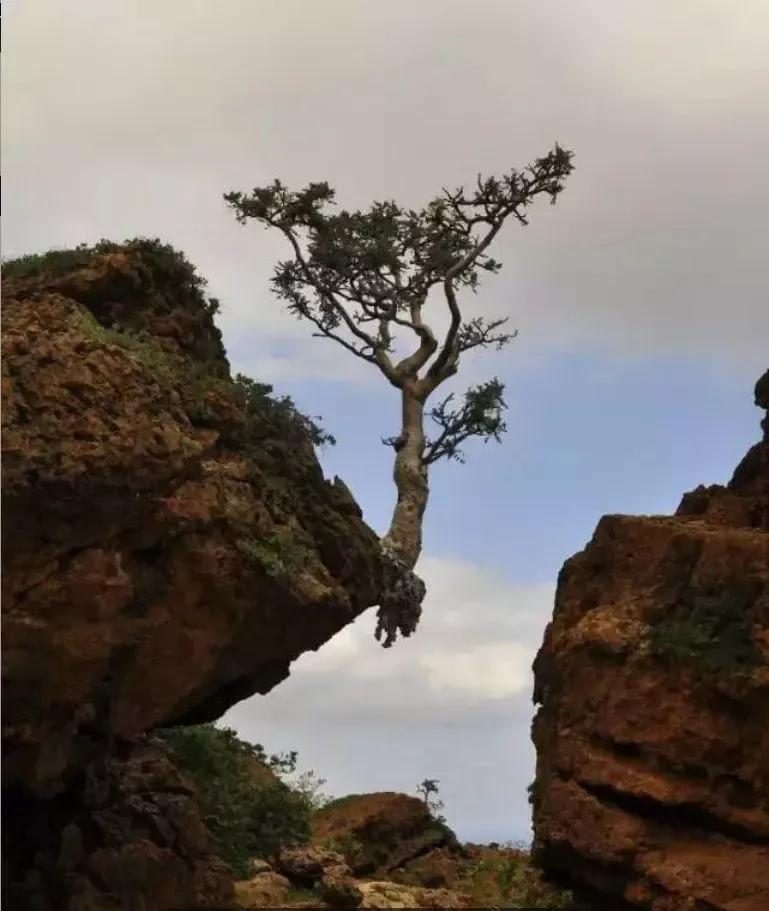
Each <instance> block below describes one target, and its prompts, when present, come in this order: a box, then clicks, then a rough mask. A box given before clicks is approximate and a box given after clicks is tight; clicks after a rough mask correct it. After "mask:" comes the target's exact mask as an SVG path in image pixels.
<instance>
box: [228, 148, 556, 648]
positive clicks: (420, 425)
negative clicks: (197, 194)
mask: <svg viewBox="0 0 769 911" xmlns="http://www.w3.org/2000/svg"><path fill="white" fill-rule="evenodd" d="M571 159H572V153H571V152H568V151H566V150H565V149H562V148H561V147H560V146H558V145H556V146H555V148H554V149H553V151H551V152H550V153H549V154H548V155H546V156H545V157H544V158H540V159H537V160H536V161H535V162H534V164H533V165H530V166H529V167H527V168H525V169H524V170H522V171H516V170H512V171H510V173H509V174H506V175H504V176H503V177H502V178H499V179H498V178H495V177H488V178H482V177H481V176H480V175H479V176H478V179H477V182H476V185H475V187H474V188H473V189H472V190H471V191H467V190H465V189H464V188H462V187H459V188H457V189H454V190H449V189H446V188H444V189H443V191H442V193H441V194H440V195H439V196H438V197H436V198H435V199H433V200H432V201H431V202H429V203H428V204H427V206H425V208H423V209H421V210H418V211H417V210H413V209H406V208H403V207H401V206H399V205H397V204H396V203H395V202H391V201H388V202H375V203H374V204H373V205H372V206H371V207H370V208H369V209H368V211H354V212H347V211H340V212H334V211H332V210H331V208H330V207H331V206H332V205H333V203H334V195H335V194H334V190H333V189H331V187H329V185H328V184H327V183H313V184H310V185H309V186H308V187H306V188H305V189H303V190H299V191H296V192H293V191H290V190H288V189H287V188H286V187H285V186H284V185H283V184H282V183H280V181H277V180H276V181H275V182H274V183H273V184H272V185H270V186H266V187H257V188H255V189H254V190H253V191H252V192H251V193H240V192H233V193H228V194H226V195H225V200H226V201H227V203H228V204H229V205H230V206H231V207H232V209H233V210H234V211H235V214H236V217H237V219H238V221H239V222H241V224H244V223H245V222H246V221H247V220H248V219H255V220H256V221H257V222H260V223H261V224H262V225H264V226H265V227H268V228H275V229H277V230H279V231H280V232H281V233H282V234H283V235H284V236H285V238H286V240H287V241H288V243H289V245H290V249H291V251H292V256H291V258H290V259H286V260H284V261H282V262H279V263H278V265H277V266H276V268H275V273H274V276H273V279H272V286H273V289H274V291H275V292H276V294H277V295H278V297H279V298H281V299H282V300H285V301H286V302H287V303H288V308H289V310H290V311H291V312H292V313H294V314H295V315H296V316H297V317H299V318H301V319H305V320H308V321H309V322H311V323H312V324H313V325H314V327H315V330H316V331H315V332H314V333H313V334H314V335H316V336H320V337H325V338H329V339H333V340H334V341H335V342H336V343H337V344H339V345H341V346H342V347H343V348H344V349H345V350H346V351H348V352H349V353H350V354H351V355H353V356H355V357H357V358H360V359H361V360H363V361H365V362H367V363H369V364H371V365H372V366H373V367H375V368H376V369H377V370H379V371H380V372H381V373H382V374H383V376H384V377H385V378H386V379H387V381H388V382H389V383H391V384H392V385H393V386H395V387H396V388H397V389H398V390H399V391H400V395H401V406H402V418H401V426H400V432H399V433H398V435H397V436H394V437H391V438H388V439H386V440H384V442H386V443H387V444H388V445H390V446H392V447H393V449H394V450H395V467H394V479H395V486H396V489H397V502H396V505H395V509H394V511H393V516H392V521H391V523H390V528H389V530H388V531H387V534H386V535H385V537H384V538H383V541H382V549H383V553H384V554H385V555H386V558H387V560H388V561H389V567H390V583H389V585H388V591H387V592H386V593H385V595H384V596H383V601H382V603H381V604H380V609H379V623H378V626H377V638H380V636H381V634H382V632H384V633H385V634H386V636H385V641H384V645H385V646H389V645H391V644H392V642H394V641H395V638H396V636H397V633H398V631H400V632H401V633H402V635H404V636H408V635H410V634H411V632H413V630H414V628H415V627H416V623H417V621H418V618H419V612H420V603H421V600H422V597H423V595H424V585H423V584H422V583H421V580H419V579H418V578H417V577H416V576H414V574H413V572H412V571H413V568H414V566H415V565H416V562H417V559H418V558H419V554H420V551H421V549H422V519H423V516H424V512H425V508H426V506H427V499H428V493H429V488H428V469H429V467H430V465H432V464H433V463H434V462H436V461H438V460H439V459H441V458H447V459H458V460H460V461H461V460H462V458H463V456H462V450H461V448H460V447H461V445H462V444H463V443H464V442H465V441H466V440H468V439H470V438H471V437H479V438H481V439H483V440H486V441H488V440H489V439H494V440H497V441H498V440H499V438H500V435H501V434H502V433H503V432H504V430H505V424H504V420H503V414H502V412H503V409H504V407H505V403H504V399H503V392H504V387H503V385H502V384H501V383H500V382H499V381H498V380H496V379H492V380H490V381H489V382H486V383H481V384H480V385H478V386H474V387H470V388H469V389H468V390H467V391H466V392H465V394H464V397H463V399H462V400H461V401H456V399H455V397H454V395H453V394H452V395H449V396H447V397H446V398H444V399H443V401H441V402H440V403H439V404H437V405H435V406H434V407H433V408H432V409H431V410H429V412H428V414H429V416H430V417H431V418H432V420H433V422H434V423H435V424H436V426H437V433H436V434H435V435H434V436H433V437H431V438H428V437H427V435H426V434H425V428H424V423H425V411H426V403H427V400H428V398H429V397H430V396H431V395H432V394H433V393H434V392H435V390H436V389H437V388H438V387H439V386H440V385H441V384H442V383H444V382H445V381H446V380H448V379H449V378H450V377H452V376H454V374H456V372H457V370H458V369H459V363H460V359H461V356H462V355H463V354H464V353H465V352H467V351H471V350H473V349H480V348H490V347H494V348H497V349H501V348H504V347H505V345H507V344H508V343H509V342H510V341H511V339H513V338H514V337H515V335H516V333H515V332H511V331H509V330H508V328H507V322H508V320H507V319H506V318H505V319H487V318H485V317H483V316H474V317H472V318H463V316H462V312H461V310H460V305H459V299H458V295H459V292H461V291H462V290H469V291H472V292H476V291H477V289H478V285H479V280H480V276H481V273H482V272H497V271H498V270H499V269H500V267H501V264H500V263H499V262H497V261H496V260H495V259H492V258H491V257H490V256H489V255H488V253H487V250H488V248H489V246H490V244H491V242H492V241H493V240H494V238H495V237H496V236H497V234H498V233H499V231H500V229H501V228H502V226H503V224H504V223H505V221H507V220H508V219H512V220H513V221H517V222H518V223H519V224H520V225H526V224H527V215H526V211H527V209H528V207H529V206H530V205H531V204H532V203H533V202H534V201H535V199H536V198H537V197H538V196H548V197H550V200H551V202H553V203H554V202H555V201H556V198H557V197H558V194H559V193H560V192H561V191H562V189H563V187H564V182H565V179H566V177H567V176H568V175H569V173H570V172H571V170H572V163H571ZM432 291H434V292H436V293H434V294H431V292H432ZM441 298H442V304H441ZM428 305H429V306H428ZM439 306H442V307H443V308H444V313H445V314H446V315H447V317H448V320H447V322H448V326H447V328H446V330H445V332H444V333H442V335H441V336H440V337H439V336H438V335H437V334H436V332H435V331H434V329H433V328H432V327H431V325H430V324H429V323H428V322H427V319H428V311H429V312H434V311H435V310H436V308H438V307H439ZM404 338H405V339H406V340H408V338H411V339H413V342H412V344H411V345H410V346H408V347H407V348H406V353H405V354H403V355H402V356H396V342H397V350H398V351H400V352H403V350H404V348H403V346H404Z"/></svg>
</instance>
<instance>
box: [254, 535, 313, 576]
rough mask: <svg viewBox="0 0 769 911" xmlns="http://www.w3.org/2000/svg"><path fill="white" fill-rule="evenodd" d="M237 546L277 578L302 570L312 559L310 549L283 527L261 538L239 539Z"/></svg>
mask: <svg viewBox="0 0 769 911" xmlns="http://www.w3.org/2000/svg"><path fill="white" fill-rule="evenodd" d="M237 548H238V550H239V551H240V552H241V553H242V554H243V555H244V556H245V557H246V558H247V559H248V560H250V561H251V562H252V563H257V564H258V565H259V566H261V567H262V568H263V569H264V571H265V572H266V573H267V574H268V575H269V576H274V577H275V578H280V577H283V576H290V575H294V574H296V573H298V572H301V571H302V569H303V568H304V567H305V566H306V565H307V562H308V560H309V559H310V551H309V549H308V548H307V547H305V546H304V545H303V544H301V543H300V542H298V541H296V540H295V539H294V537H293V536H292V535H291V533H290V532H289V531H288V530H287V529H283V528H281V529H278V530H277V531H275V532H272V533H270V534H267V535H264V536H263V537H262V538H259V539H256V538H241V539H240V540H238V541H237Z"/></svg>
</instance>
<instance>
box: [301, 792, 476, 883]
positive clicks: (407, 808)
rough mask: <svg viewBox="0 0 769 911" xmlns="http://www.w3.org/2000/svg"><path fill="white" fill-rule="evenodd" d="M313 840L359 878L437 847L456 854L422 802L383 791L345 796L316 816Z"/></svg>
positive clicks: (387, 869) (389, 869)
mask: <svg viewBox="0 0 769 911" xmlns="http://www.w3.org/2000/svg"><path fill="white" fill-rule="evenodd" d="M312 840H313V842H314V843H316V844H320V845H326V846H328V847H332V848H333V849H334V850H338V851H341V852H343V853H344V855H345V859H346V860H347V863H348V864H349V865H350V866H351V867H352V869H353V871H354V873H355V874H356V875H357V876H362V875H367V876H368V875H373V876H380V877H385V876H387V875H389V874H390V873H392V872H393V871H394V870H396V869H398V868H400V867H403V866H404V865H405V864H407V863H408V862H409V861H412V860H414V859H415V858H418V857H421V856H422V855H424V854H427V853H428V852H429V851H432V850H433V849H435V848H440V847H444V846H451V847H452V848H454V849H456V850H459V845H458V843H457V840H456V837H455V836H454V833H453V832H452V831H451V829H449V828H448V826H446V825H444V824H443V823H440V822H438V821H436V820H435V819H433V817H432V816H431V815H430V811H429V810H428V809H427V807H426V806H425V804H424V801H422V800H419V799H418V798H416V797H410V796H409V795H407V794H399V793H397V792H394V791H393V792H389V791H385V792H382V793H378V794H359V795H352V796H350V797H346V798H344V799H343V800H341V801H339V802H338V803H336V804H333V805H331V806H330V807H328V808H324V809H322V810H320V811H318V812H317V813H315V814H314V817H313V822H312Z"/></svg>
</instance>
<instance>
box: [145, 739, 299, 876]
mask: <svg viewBox="0 0 769 911" xmlns="http://www.w3.org/2000/svg"><path fill="white" fill-rule="evenodd" d="M157 737H158V739H159V740H160V741H161V742H162V744H163V745H164V746H165V747H166V748H167V749H168V751H169V752H170V753H171V755H172V757H173V758H174V759H175V761H176V762H177V764H178V765H179V767H180V768H181V769H182V770H183V771H185V772H187V773H188V774H189V775H190V776H191V778H192V779H193V780H194V782H195V785H196V786H197V789H198V795H199V800H200V805H201V810H202V813H203V818H204V821H205V823H206V825H207V826H208V828H209V830H210V832H211V834H212V835H213V837H214V839H215V840H216V844H217V847H218V851H219V854H220V856H221V857H222V859H223V860H225V861H226V862H227V863H228V864H229V865H230V866H231V867H232V869H233V872H234V873H235V875H236V876H237V877H241V878H245V877H247V876H249V874H250V867H251V861H252V860H253V858H254V857H273V856H274V855H275V854H277V852H278V851H279V850H280V848H281V847H283V846H288V845H296V844H305V843H306V842H307V840H308V839H309V836H310V822H309V820H310V813H311V810H312V806H311V801H310V800H309V799H308V797H307V795H306V794H305V793H302V792H301V791H298V790H296V789H295V788H292V787H290V786H289V785H288V784H286V783H285V782H283V781H281V780H280V778H279V777H278V776H279V775H287V774H291V773H293V772H294V771H295V769H296V753H288V754H280V755H272V756H268V755H267V754H266V753H265V751H264V749H263V748H262V747H261V746H260V745H259V744H251V743H247V742H246V741H244V740H241V739H240V738H239V737H238V736H237V734H236V733H235V731H233V730H232V729H230V728H218V727H215V726H214V725H213V724H200V725H192V726H189V727H179V728H169V729H166V730H163V731H160V732H158V734H157Z"/></svg>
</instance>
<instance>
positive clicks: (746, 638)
mask: <svg viewBox="0 0 769 911" xmlns="http://www.w3.org/2000/svg"><path fill="white" fill-rule="evenodd" d="M754 600H755V592H751V591H750V590H749V587H748V588H741V589H735V590H731V591H726V592H723V593H721V594H719V595H709V596H699V597H695V598H694V602H693V604H692V606H691V607H689V608H683V609H681V610H679V611H677V612H676V613H675V614H673V615H672V616H670V617H668V618H666V619H665V620H664V621H663V622H662V623H660V624H659V625H658V626H657V627H655V628H654V630H653V632H652V639H651V645H652V650H653V652H654V653H655V654H657V655H659V656H660V657H662V658H663V659H665V660H667V661H670V662H685V663H694V664H698V665H701V666H703V667H705V668H707V669H708V670H711V671H725V672H739V671H745V670H749V669H750V667H751V666H752V665H754V664H755V663H756V661H757V658H758V656H757V652H756V647H755V643H754V642H753V638H752V635H751V624H750V607H751V604H752V603H753V601H754Z"/></svg>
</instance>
